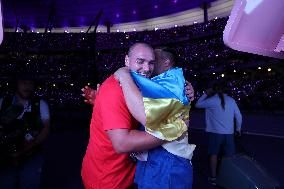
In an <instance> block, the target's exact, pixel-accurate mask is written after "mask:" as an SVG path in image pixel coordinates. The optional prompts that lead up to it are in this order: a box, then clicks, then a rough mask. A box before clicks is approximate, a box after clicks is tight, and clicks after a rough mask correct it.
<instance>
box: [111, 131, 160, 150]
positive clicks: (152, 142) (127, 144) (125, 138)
mask: <svg viewBox="0 0 284 189" xmlns="http://www.w3.org/2000/svg"><path fill="white" fill-rule="evenodd" d="M107 134H108V136H109V138H110V140H111V142H112V146H113V147H114V149H115V151H116V152H117V153H130V152H139V151H145V150H149V149H152V148H155V147H157V146H160V145H162V144H163V143H165V141H163V140H160V139H158V138H156V137H154V136H152V135H150V134H148V133H147V132H144V131H138V130H128V129H113V130H108V131H107Z"/></svg>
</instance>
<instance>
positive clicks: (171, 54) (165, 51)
mask: <svg viewBox="0 0 284 189" xmlns="http://www.w3.org/2000/svg"><path fill="white" fill-rule="evenodd" d="M155 50H161V51H162V53H161V56H162V58H164V59H169V60H170V62H171V63H172V64H173V66H174V65H175V63H176V59H177V58H176V57H177V56H176V52H175V51H174V50H173V49H172V48H169V47H165V46H161V47H157V48H155Z"/></svg>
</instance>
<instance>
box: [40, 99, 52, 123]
mask: <svg viewBox="0 0 284 189" xmlns="http://www.w3.org/2000/svg"><path fill="white" fill-rule="evenodd" d="M40 117H41V120H49V119H50V115H49V107H48V105H47V103H46V102H45V101H44V100H40Z"/></svg>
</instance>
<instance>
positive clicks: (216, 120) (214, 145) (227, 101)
mask: <svg viewBox="0 0 284 189" xmlns="http://www.w3.org/2000/svg"><path fill="white" fill-rule="evenodd" d="M225 89H226V87H225V84H224V83H223V82H219V83H215V84H214V85H213V88H210V89H207V90H206V92H205V93H204V94H203V95H202V96H201V97H200V98H199V99H198V101H197V103H196V105H195V107H197V108H205V119H206V129H205V130H206V132H207V133H208V154H209V165H210V172H211V176H210V177H209V181H210V182H211V184H213V185H216V183H215V180H216V169H217V163H218V161H217V155H218V153H219V152H220V150H221V148H222V147H223V148H224V149H223V150H224V153H225V155H226V156H230V155H233V154H234V153H235V143H234V123H235V122H236V132H237V133H238V134H239V135H240V133H241V125H242V115H241V113H240V110H239V108H238V106H237V104H236V102H235V100H234V99H233V98H232V97H230V96H228V95H227V94H226V93H225Z"/></svg>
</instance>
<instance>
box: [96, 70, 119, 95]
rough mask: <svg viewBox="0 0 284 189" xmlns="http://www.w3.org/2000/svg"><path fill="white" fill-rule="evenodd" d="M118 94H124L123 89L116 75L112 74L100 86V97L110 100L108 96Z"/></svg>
mask: <svg viewBox="0 0 284 189" xmlns="http://www.w3.org/2000/svg"><path fill="white" fill-rule="evenodd" d="M117 94H122V89H121V87H120V85H119V82H118V81H117V80H116V78H115V77H114V75H111V76H110V77H108V78H107V79H106V80H105V81H104V82H103V83H102V85H101V86H100V89H99V93H98V98H103V99H106V100H110V99H108V97H111V96H114V95H117Z"/></svg>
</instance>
